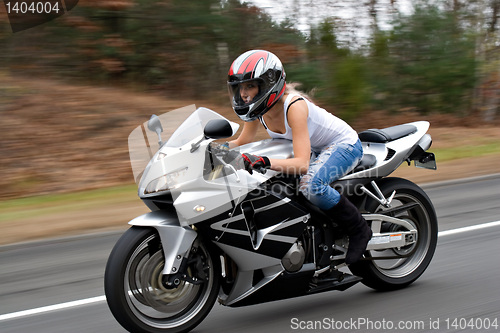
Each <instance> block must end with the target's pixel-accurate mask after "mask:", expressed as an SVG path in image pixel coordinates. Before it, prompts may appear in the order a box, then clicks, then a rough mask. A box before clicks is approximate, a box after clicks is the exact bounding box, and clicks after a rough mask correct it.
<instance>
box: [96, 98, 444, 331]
mask: <svg viewBox="0 0 500 333" xmlns="http://www.w3.org/2000/svg"><path fill="white" fill-rule="evenodd" d="M189 113H191V114H190V115H189V117H187V119H186V114H189ZM184 119H185V120H184ZM175 124H180V126H179V127H178V128H177V129H176V130H175V131H173V129H175V128H176V125H175ZM238 126H239V125H238V124H236V123H234V122H231V121H229V120H227V119H226V118H224V117H223V116H221V115H219V114H217V113H216V112H214V111H212V110H209V109H206V108H198V109H195V108H194V107H188V108H183V109H180V110H176V111H171V112H167V113H166V114H164V115H162V116H159V117H158V116H155V115H153V116H152V117H151V119H150V120H149V121H147V122H145V123H144V124H142V125H140V126H139V127H137V128H136V129H135V130H134V131H132V133H131V134H130V136H129V154H130V159H131V165H132V170H133V172H134V177H135V179H136V182H137V183H138V195H139V197H140V199H142V201H143V202H144V203H145V204H146V205H147V206H148V208H149V209H150V210H151V212H149V213H147V214H145V215H142V216H139V217H136V218H134V219H133V220H131V221H130V222H129V224H130V225H131V228H129V229H128V230H127V231H126V232H125V233H124V234H123V235H122V237H121V238H120V239H119V240H118V242H117V243H116V245H115V246H114V248H113V250H112V252H111V254H110V256H109V259H108V262H107V265H106V271H105V277H104V283H105V285H104V286H105V294H106V299H107V303H108V306H109V308H110V310H111V312H112V314H113V316H114V317H115V318H116V320H117V321H118V322H119V323H120V324H121V325H122V326H123V327H124V328H125V329H127V330H128V331H130V332H188V331H190V330H192V329H193V328H194V327H195V326H197V325H198V324H199V323H200V322H201V321H202V320H203V319H204V318H205V317H206V316H207V314H208V313H209V312H210V310H211V308H212V306H213V305H214V303H215V301H216V300H218V301H219V303H220V304H222V305H225V306H229V307H239V306H247V305H252V304H259V303H263V302H269V301H275V300H280V299H286V298H291V297H298V296H304V295H310V294H315V293H320V292H326V291H331V290H340V291H343V290H346V289H348V288H350V287H352V286H353V285H355V284H357V283H358V282H361V283H363V284H365V285H366V286H368V287H371V288H374V289H376V290H396V289H399V288H403V287H406V286H408V285H410V284H411V283H412V282H414V281H415V280H416V279H418V278H419V277H420V276H421V275H422V274H423V273H424V271H425V270H426V268H427V267H428V265H429V263H430V261H431V259H432V257H433V254H434V251H435V248H436V244H437V232H438V225H437V217H436V213H435V210H434V207H433V204H432V202H431V201H430V199H429V197H428V196H427V195H426V193H425V192H424V191H423V190H422V189H421V188H420V187H419V186H417V185H416V184H414V183H412V182H410V181H408V180H406V179H401V178H394V177H388V176H389V175H390V174H391V173H392V172H393V171H394V170H395V169H396V168H398V167H399V166H400V165H401V164H402V163H404V162H405V161H406V162H408V164H410V163H411V162H412V161H414V164H415V166H417V167H420V168H428V169H436V160H435V156H434V154H432V153H430V152H428V151H427V150H428V149H429V148H430V146H431V143H432V139H431V136H430V135H429V134H427V133H426V132H427V130H428V128H429V123H428V122H426V121H418V122H412V123H408V124H403V125H398V126H394V127H389V128H385V129H370V130H366V131H363V132H360V133H359V138H360V139H361V141H362V144H363V150H364V157H363V159H362V160H361V162H360V163H359V165H358V166H357V167H356V168H355V169H354V170H352V171H351V172H350V173H349V174H347V175H345V176H344V177H343V178H341V179H340V180H338V181H336V182H335V183H333V184H331V186H333V187H334V188H336V189H337V190H338V191H339V192H341V193H342V194H343V195H345V196H347V197H348V198H349V200H351V202H353V203H354V204H355V205H356V206H357V207H358V209H359V210H360V212H361V213H362V214H363V216H364V218H365V219H366V221H367V222H368V223H369V225H370V227H371V229H372V231H373V237H372V238H371V240H370V242H369V244H368V247H367V249H366V252H365V253H364V255H363V258H362V259H361V260H360V261H358V262H356V263H354V264H351V265H349V266H346V264H345V255H346V251H347V246H348V244H349V239H348V237H347V236H346V231H345V230H342V228H341V227H340V226H339V225H337V224H336V223H335V218H330V217H328V216H327V215H325V213H324V212H323V211H321V210H320V209H318V208H317V207H316V206H314V205H312V204H311V203H310V202H309V201H308V200H307V199H306V198H305V197H304V196H302V195H301V194H300V192H299V191H298V179H299V178H298V176H294V175H287V174H283V173H279V172H276V171H272V170H260V172H253V173H252V174H250V173H249V172H247V171H246V170H245V169H244V168H241V167H240V166H239V165H238V163H235V162H234V161H235V160H232V159H231V158H228V156H235V155H238V154H235V153H234V151H237V152H238V151H241V152H246V153H252V154H256V155H266V156H268V157H270V158H288V157H291V156H293V147H292V143H291V142H290V141H287V140H275V139H267V140H262V141H258V142H254V143H250V144H247V145H245V146H241V147H239V148H236V149H232V150H229V149H228V148H227V146H225V145H223V144H220V143H218V141H216V140H219V141H220V140H222V139H225V138H228V137H231V136H233V135H234V134H235V133H236V131H237V129H238ZM164 128H165V129H164ZM172 131H173V133H172ZM162 135H163V136H166V135H168V136H170V138H169V139H168V140H167V141H163V140H162Z"/></svg>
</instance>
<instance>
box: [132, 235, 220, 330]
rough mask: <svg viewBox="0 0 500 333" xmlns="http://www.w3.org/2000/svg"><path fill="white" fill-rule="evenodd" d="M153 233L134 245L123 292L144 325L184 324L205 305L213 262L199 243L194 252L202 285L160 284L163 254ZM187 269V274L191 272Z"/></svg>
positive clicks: (211, 281) (185, 283)
mask: <svg viewBox="0 0 500 333" xmlns="http://www.w3.org/2000/svg"><path fill="white" fill-rule="evenodd" d="M158 244H159V240H158V236H157V235H156V234H154V235H151V236H149V237H148V238H146V239H145V240H144V241H142V243H141V244H140V245H139V246H138V247H136V249H135V251H134V252H133V253H132V255H131V256H130V259H129V260H128V262H127V266H126V270H125V274H124V290H123V292H124V294H125V299H126V301H127V303H128V306H129V308H130V310H131V311H132V312H133V314H134V315H135V316H136V317H137V318H138V319H139V320H140V321H141V322H143V323H144V324H146V325H148V326H150V327H155V328H158V329H171V328H176V327H179V326H181V325H184V324H186V323H188V322H190V321H191V320H193V318H194V317H195V316H197V315H198V314H199V313H200V312H201V311H202V309H203V308H204V306H205V305H206V303H207V301H208V299H209V297H210V293H211V290H212V287H213V284H214V279H215V277H214V275H215V271H214V265H213V262H212V259H211V257H210V255H209V253H208V251H207V249H206V248H205V247H204V246H203V245H202V244H200V246H199V248H198V251H197V252H198V253H197V254H196V255H199V256H202V258H203V260H204V261H205V264H204V266H205V267H206V270H205V274H206V276H207V279H206V280H205V281H204V282H203V283H202V284H196V285H195V284H192V283H189V282H187V281H181V282H180V284H179V285H178V286H176V287H175V288H167V287H165V286H164V284H163V283H162V274H161V273H162V271H163V267H164V256H163V253H162V249H161V246H159V245H158ZM192 273H193V272H192V270H191V269H188V271H187V274H192Z"/></svg>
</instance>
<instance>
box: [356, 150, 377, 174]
mask: <svg viewBox="0 0 500 333" xmlns="http://www.w3.org/2000/svg"><path fill="white" fill-rule="evenodd" d="M376 162H377V158H376V157H375V155H371V154H364V155H363V158H362V159H361V161H359V163H358V165H357V166H356V167H355V168H354V169H353V170H352V171H351V172H352V173H354V172H358V171H363V170H366V169H368V168H371V167H372V166H374V165H375V163H376Z"/></svg>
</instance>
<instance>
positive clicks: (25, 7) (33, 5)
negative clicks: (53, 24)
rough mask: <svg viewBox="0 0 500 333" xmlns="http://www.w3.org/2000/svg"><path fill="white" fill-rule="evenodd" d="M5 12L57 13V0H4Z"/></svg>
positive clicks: (58, 9)
mask: <svg viewBox="0 0 500 333" xmlns="http://www.w3.org/2000/svg"><path fill="white" fill-rule="evenodd" d="M5 6H6V8H7V14H11V13H13V14H53V13H59V11H60V10H61V9H60V8H59V1H54V2H53V3H52V2H48V1H33V2H30V3H28V2H24V1H22V2H19V1H16V2H5Z"/></svg>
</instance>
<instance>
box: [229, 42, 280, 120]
mask: <svg viewBox="0 0 500 333" xmlns="http://www.w3.org/2000/svg"><path fill="white" fill-rule="evenodd" d="M285 77H286V74H285V70H284V69H283V65H282V64H281V61H280V60H279V58H278V57H277V56H275V55H274V54H272V53H271V52H268V51H264V50H251V51H247V52H245V53H243V54H242V55H240V56H239V57H238V58H236V60H235V61H234V62H233V64H232V65H231V67H230V68H229V73H228V80H227V85H228V90H229V97H230V99H231V105H232V107H233V110H234V112H236V114H237V115H238V117H240V119H241V120H243V121H253V120H255V119H257V118H259V117H262V116H263V115H264V114H265V113H266V112H267V111H269V109H271V108H272V107H273V106H274V104H276V102H278V101H279V100H280V99H281V97H282V96H283V95H284V93H285ZM249 81H255V83H256V84H257V85H258V87H259V92H258V94H257V95H256V96H255V97H254V98H253V99H252V100H251V101H250V102H245V101H244V100H243V99H242V98H241V95H240V83H242V82H249Z"/></svg>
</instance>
